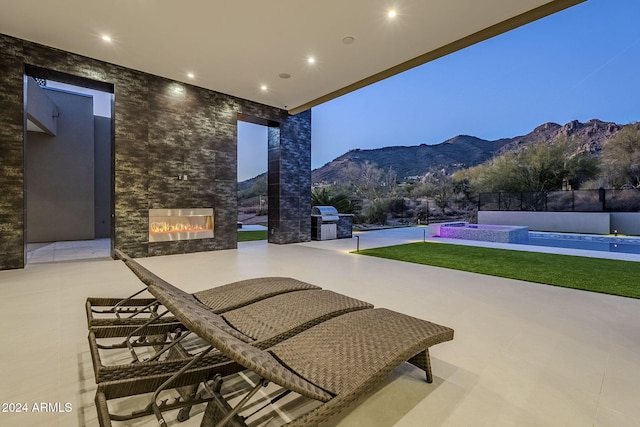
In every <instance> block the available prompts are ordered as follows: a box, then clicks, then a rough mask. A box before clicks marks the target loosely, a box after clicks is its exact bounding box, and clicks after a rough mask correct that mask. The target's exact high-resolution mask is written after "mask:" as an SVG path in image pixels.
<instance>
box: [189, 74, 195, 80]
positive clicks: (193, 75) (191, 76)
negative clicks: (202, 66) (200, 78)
mask: <svg viewBox="0 0 640 427" xmlns="http://www.w3.org/2000/svg"><path fill="white" fill-rule="evenodd" d="M187 77H189V78H190V79H195V78H196V75H195V74H193V73H187Z"/></svg>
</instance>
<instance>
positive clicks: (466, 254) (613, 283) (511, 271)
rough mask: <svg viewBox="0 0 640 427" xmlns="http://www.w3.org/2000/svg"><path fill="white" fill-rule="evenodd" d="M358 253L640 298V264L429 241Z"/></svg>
mask: <svg viewBox="0 0 640 427" xmlns="http://www.w3.org/2000/svg"><path fill="white" fill-rule="evenodd" d="M357 253H359V254H362V255H371V256H377V257H381V258H389V259H395V260H400V261H407V262H413V263H417V264H425V265H433V266H437V267H444V268H451V269H454V270H463V271H471V272H474V273H481V274H488V275H491V276H498V277H507V278H511V279H519V280H526V281H528V282H536V283H544V284H548V285H554V286H562V287H565V288H574V289H582V290H586V291H592V292H600V293H605V294H612V295H620V296H624V297H630V298H640V262H633V261H617V260H609V259H601V258H586V257H577V256H568V255H556V254H544V253H537V252H525V251H510V250H505V249H492V248H479V247H473V246H460V245H450V244H442V243H429V242H427V243H411V244H407V245H398V246H389V247H385V248H376V249H366V250H362V251H360V252H357Z"/></svg>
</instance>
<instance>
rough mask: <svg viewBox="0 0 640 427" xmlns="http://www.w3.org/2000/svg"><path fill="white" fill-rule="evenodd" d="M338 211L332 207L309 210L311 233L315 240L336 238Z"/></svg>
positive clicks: (317, 207)
mask: <svg viewBox="0 0 640 427" xmlns="http://www.w3.org/2000/svg"><path fill="white" fill-rule="evenodd" d="M339 220H340V217H339V216H338V211H337V210H336V208H334V207H333V206H314V207H312V208H311V224H312V231H311V232H312V233H314V230H315V236H316V237H315V239H317V240H330V239H335V238H337V237H338V221H339Z"/></svg>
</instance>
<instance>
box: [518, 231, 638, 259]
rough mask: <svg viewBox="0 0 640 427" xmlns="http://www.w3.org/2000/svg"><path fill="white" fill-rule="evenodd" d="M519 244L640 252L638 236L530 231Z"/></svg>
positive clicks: (629, 252) (630, 252)
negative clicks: (527, 237) (526, 237)
mask: <svg viewBox="0 0 640 427" xmlns="http://www.w3.org/2000/svg"><path fill="white" fill-rule="evenodd" d="M521 244H525V245H535V246H550V247H554V248H569V249H582V250H589V251H601V252H623V253H628V254H640V238H637V237H615V236H598V235H592V234H562V233H542V232H535V231H530V232H529V240H528V242H526V243H521Z"/></svg>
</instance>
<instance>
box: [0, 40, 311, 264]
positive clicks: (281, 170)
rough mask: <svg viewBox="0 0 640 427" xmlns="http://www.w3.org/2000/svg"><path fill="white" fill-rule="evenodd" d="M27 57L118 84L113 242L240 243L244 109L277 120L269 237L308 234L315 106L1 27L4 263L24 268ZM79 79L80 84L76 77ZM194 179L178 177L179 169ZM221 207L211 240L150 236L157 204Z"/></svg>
mask: <svg viewBox="0 0 640 427" xmlns="http://www.w3.org/2000/svg"><path fill="white" fill-rule="evenodd" d="M25 65H30V66H36V67H38V68H42V69H46V70H52V71H53V72H58V73H64V74H65V78H68V80H67V81H65V82H66V83H71V84H74V83H75V84H78V85H82V84H81V83H79V81H80V80H84V79H90V80H92V81H97V82H103V83H108V84H111V85H113V87H114V98H115V104H114V121H115V129H114V148H115V150H114V157H115V165H114V173H115V189H114V194H113V200H114V204H115V212H114V214H115V221H114V238H115V242H114V246H115V247H116V248H119V249H122V250H123V251H124V252H126V253H128V254H129V255H130V256H133V257H141V256H150V255H166V254H175V253H188V252H200V251H207V250H218V249H229V248H235V247H237V234H236V221H237V117H238V114H242V115H243V117H245V118H247V117H249V118H255V119H256V121H257V122H267V121H268V122H269V123H270V124H271V125H272V127H271V128H270V130H269V141H268V147H269V151H268V152H269V174H268V175H269V215H270V217H269V229H270V233H269V239H270V241H271V242H273V243H294V242H300V241H308V240H310V238H311V231H310V216H309V212H310V210H311V206H310V201H309V200H310V191H311V190H310V187H311V113H310V111H307V112H303V113H300V114H298V115H295V116H290V115H289V114H288V113H287V112H286V111H285V110H281V109H278V108H274V107H269V106H266V105H262V104H257V103H254V102H251V101H248V100H243V99H239V98H235V97H232V96H229V95H224V94H221V93H217V92H213V91H210V90H207V89H202V88H199V87H195V86H191V85H188V84H185V83H181V82H177V81H172V80H169V79H165V78H162V77H159V76H154V75H150V74H146V73H143V72H139V71H135V70H131V69H127V68H124V67H120V66H117V65H113V64H109V63H105V62H102V61H98V60H95V59H91V58H87V57H83V56H79V55H75V54H72V53H69V52H65V51H61V50H57V49H54V48H49V47H46V46H42V45H38V44H34V43H31V42H27V41H24V40H21V39H16V38H13V37H9V36H5V35H2V34H0V70H2V73H0V103H1V105H2V109H0V146H1V147H2V150H0V172H1V174H0V188H2V195H1V198H0V269H9V268H22V267H23V266H24V223H23V217H24V209H25V208H27V207H26V206H25V202H24V160H23V159H24V132H25V130H24V106H23V102H24V101H23V81H24V74H25ZM74 79H78V82H76V81H74ZM180 174H181V175H187V177H188V180H186V181H184V180H178V179H177V177H178V175H180ZM200 207H213V208H214V215H215V225H214V226H215V234H214V236H215V237H214V238H213V239H201V240H191V241H180V242H158V243H149V242H148V222H149V219H148V210H149V209H151V208H200Z"/></svg>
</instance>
